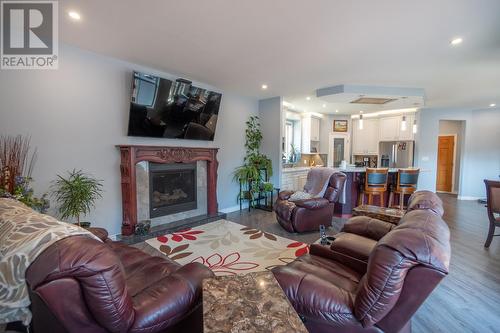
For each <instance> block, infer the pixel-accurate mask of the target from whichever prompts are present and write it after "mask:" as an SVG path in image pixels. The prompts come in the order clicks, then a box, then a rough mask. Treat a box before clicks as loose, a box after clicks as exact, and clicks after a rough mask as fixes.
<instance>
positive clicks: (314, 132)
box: [311, 117, 320, 141]
mask: <svg viewBox="0 0 500 333" xmlns="http://www.w3.org/2000/svg"><path fill="white" fill-rule="evenodd" d="M319 122H320V120H319V119H318V118H315V117H311V141H319Z"/></svg>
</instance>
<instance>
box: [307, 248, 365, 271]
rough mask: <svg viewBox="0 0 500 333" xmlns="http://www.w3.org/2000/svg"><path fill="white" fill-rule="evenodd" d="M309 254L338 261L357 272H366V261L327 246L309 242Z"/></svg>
mask: <svg viewBox="0 0 500 333" xmlns="http://www.w3.org/2000/svg"><path fill="white" fill-rule="evenodd" d="M309 254H311V255H313V256H318V257H323V258H326V259H329V260H333V261H336V262H339V263H341V264H342V265H344V266H346V267H348V268H350V269H352V270H353V271H355V272H358V273H359V274H365V273H366V267H367V262H366V261H363V260H359V259H357V258H353V257H350V256H345V255H342V254H341V253H338V252H336V251H333V250H331V249H330V248H329V247H328V246H325V245H320V244H311V245H310V246H309Z"/></svg>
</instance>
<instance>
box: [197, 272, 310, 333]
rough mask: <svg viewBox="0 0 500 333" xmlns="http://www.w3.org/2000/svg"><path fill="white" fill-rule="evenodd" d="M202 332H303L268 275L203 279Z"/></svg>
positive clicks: (258, 273)
mask: <svg viewBox="0 0 500 333" xmlns="http://www.w3.org/2000/svg"><path fill="white" fill-rule="evenodd" d="M203 332H204V333H216V332H217V333H225V332H228V333H229V332H239V333H247V332H248V333H250V332H269V333H271V332H272V333H289V332H303V333H307V329H306V328H305V326H304V324H303V323H302V321H301V320H300V318H299V316H298V315H297V313H296V312H295V310H294V308H293V307H292V305H291V304H290V302H289V301H288V299H287V297H286V295H285V294H284V292H283V290H281V287H280V286H279V284H278V281H276V279H275V278H274V276H273V274H272V273H271V272H268V271H265V272H254V273H248V274H244V275H235V276H217V277H214V278H210V279H205V280H203Z"/></svg>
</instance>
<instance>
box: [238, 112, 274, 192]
mask: <svg viewBox="0 0 500 333" xmlns="http://www.w3.org/2000/svg"><path fill="white" fill-rule="evenodd" d="M246 125H247V128H246V130H245V149H246V154H245V158H244V159H243V165H241V166H239V167H238V168H236V170H235V171H234V177H233V180H234V181H236V182H239V183H240V184H241V185H242V187H243V188H246V190H244V191H242V192H240V193H239V194H238V199H239V198H244V199H253V197H254V194H255V193H256V192H257V191H258V190H259V189H260V188H261V187H262V186H263V184H264V182H267V180H268V179H265V177H264V175H263V173H262V171H263V170H265V173H266V174H267V177H268V178H269V177H271V176H272V174H273V167H272V162H271V160H270V159H269V158H268V157H267V156H266V155H264V154H261V153H260V151H259V150H260V146H261V143H262V132H261V130H260V123H259V117H257V116H251V117H250V118H249V119H248V120H247V121H246Z"/></svg>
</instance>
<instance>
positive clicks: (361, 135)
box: [352, 119, 379, 155]
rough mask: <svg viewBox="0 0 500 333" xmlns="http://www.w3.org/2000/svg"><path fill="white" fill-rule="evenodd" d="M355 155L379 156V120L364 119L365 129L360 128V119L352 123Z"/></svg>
mask: <svg viewBox="0 0 500 333" xmlns="http://www.w3.org/2000/svg"><path fill="white" fill-rule="evenodd" d="M352 132H353V143H352V150H353V151H352V154H353V155H377V154H378V142H379V139H378V136H379V120H378V119H364V120H363V129H360V128H359V119H353V121H352Z"/></svg>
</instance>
